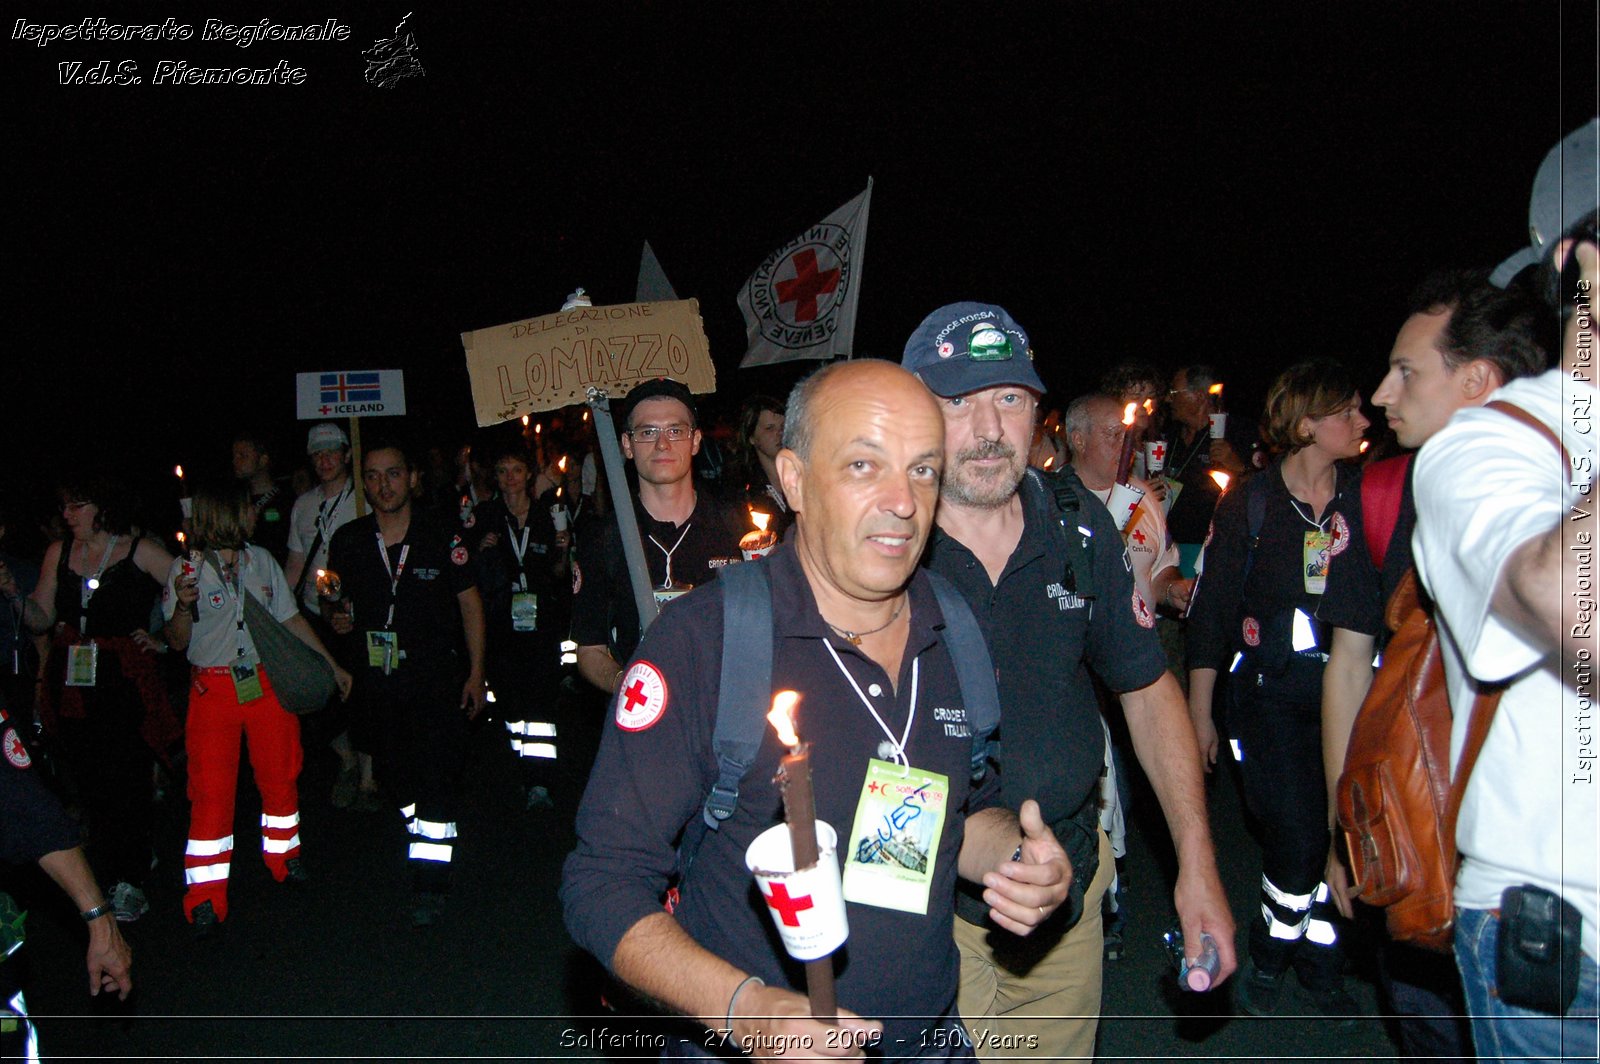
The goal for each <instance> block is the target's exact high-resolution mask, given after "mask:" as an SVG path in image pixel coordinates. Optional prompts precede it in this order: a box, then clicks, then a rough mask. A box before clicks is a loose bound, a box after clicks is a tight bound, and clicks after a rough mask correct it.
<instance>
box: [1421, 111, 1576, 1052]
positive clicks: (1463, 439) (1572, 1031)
mask: <svg viewBox="0 0 1600 1064" xmlns="http://www.w3.org/2000/svg"><path fill="white" fill-rule="evenodd" d="M1597 153H1600V120H1591V121H1589V122H1588V123H1586V124H1585V125H1583V126H1582V127H1581V128H1579V129H1577V130H1575V131H1573V132H1572V133H1571V134H1569V135H1568V136H1567V137H1566V138H1564V139H1563V140H1562V141H1561V142H1560V143H1558V144H1557V145H1556V146H1555V147H1554V148H1552V149H1551V151H1550V153H1549V154H1548V155H1547V156H1546V157H1545V159H1544V162H1543V164H1542V165H1541V166H1540V167H1539V171H1538V176H1537V177H1536V178H1535V179H1534V184H1533V196H1532V202H1531V204H1530V206H1529V209H1528V217H1529V221H1530V227H1529V228H1530V233H1531V236H1532V242H1531V244H1530V245H1529V247H1528V248H1527V249H1525V250H1524V251H1522V252H1519V253H1518V254H1517V255H1515V256H1513V257H1512V258H1511V259H1508V260H1507V261H1506V262H1505V263H1504V264H1502V267H1501V269H1500V271H1498V274H1497V276H1498V277H1500V278H1501V279H1502V280H1507V279H1509V278H1511V277H1514V276H1515V275H1516V274H1517V273H1520V272H1521V271H1522V270H1524V269H1527V268H1528V267H1530V266H1531V267H1533V270H1534V273H1535V284H1534V287H1535V289H1536V290H1541V291H1542V294H1544V295H1545V296H1546V298H1547V299H1550V300H1551V301H1552V302H1555V303H1556V306H1555V307H1552V308H1551V310H1552V311H1557V312H1559V313H1560V314H1561V315H1562V316H1566V317H1569V319H1570V320H1569V321H1568V325H1567V333H1566V347H1565V350H1564V352H1563V364H1562V366H1561V367H1559V368H1556V369H1552V370H1548V371H1546V372H1545V373H1543V374H1541V375H1539V376H1536V377H1525V378H1523V379H1521V380H1516V381H1512V382H1511V383H1510V384H1507V385H1506V386H1505V387H1503V388H1500V389H1498V390H1497V391H1495V392H1494V393H1493V394H1492V395H1490V396H1489V402H1488V404H1487V405H1485V406H1481V407H1471V408H1468V409H1464V410H1460V411H1458V412H1457V413H1456V414H1455V416H1454V417H1452V418H1451V419H1450V421H1449V423H1448V424H1446V425H1445V426H1444V427H1443V428H1442V429H1440V430H1439V431H1438V432H1437V433H1435V434H1434V435H1433V436H1432V437H1431V438H1429V440H1428V441H1427V443H1425V444H1424V445H1423V447H1422V450H1421V451H1419V452H1418V453H1417V458H1416V462H1415V463H1414V468H1415V470H1416V473H1415V476H1414V478H1413V479H1414V484H1415V493H1416V505H1417V530H1416V534H1415V535H1414V536H1413V538H1412V550H1413V553H1414V556H1415V561H1416V567H1417V575H1418V576H1420V577H1421V578H1422V583H1423V586H1424V587H1425V588H1426V590H1427V592H1428V594H1429V595H1430V596H1431V597H1432V599H1433V602H1434V616H1435V618H1436V620H1437V622H1438V626H1439V633H1440V644H1441V647H1442V650H1443V658H1444V665H1445V679H1446V683H1447V686H1448V689H1449V693H1450V705H1451V708H1452V711H1453V713H1452V718H1453V726H1452V728H1451V735H1450V755H1451V759H1452V761H1453V762H1454V763H1456V764H1460V759H1461V756H1462V751H1463V749H1464V748H1466V746H1467V744H1468V733H1469V721H1471V720H1473V719H1474V718H1476V717H1477V716H1478V714H1476V713H1474V712H1473V711H1472V709H1471V708H1470V707H1472V706H1473V705H1474V703H1475V702H1476V698H1477V695H1478V694H1479V693H1480V692H1483V689H1484V688H1486V687H1487V688H1490V689H1491V690H1492V689H1493V687H1494V686H1497V685H1504V690H1503V693H1501V694H1500V696H1499V705H1498V707H1497V708H1495V710H1494V714H1493V717H1492V718H1490V721H1489V725H1488V729H1487V736H1486V738H1484V739H1483V744H1482V748H1481V752H1480V753H1479V755H1478V759H1477V761H1476V762H1475V763H1474V764H1473V765H1472V768H1471V772H1470V775H1468V776H1467V777H1466V779H1465V781H1464V783H1463V781H1462V780H1461V779H1459V778H1458V779H1457V780H1456V785H1457V787H1458V789H1459V790H1458V793H1459V795H1460V803H1461V804H1460V814H1459V816H1458V818H1457V820H1456V833H1455V840H1456V846H1457V849H1458V850H1459V852H1460V855H1461V861H1460V864H1459V866H1458V868H1457V872H1456V882H1455V892H1454V897H1453V901H1454V904H1455V910H1456V926H1455V936H1454V950H1455V959H1456V967H1457V968H1458V969H1459V971H1460V973H1461V983H1462V988H1463V990H1464V991H1465V993H1466V1000H1467V1010H1466V1011H1467V1013H1468V1015H1469V1016H1470V1017H1471V1018H1472V1036H1473V1041H1474V1042H1475V1043H1476V1046H1477V1051H1478V1054H1479V1056H1480V1057H1482V1058H1484V1059H1490V1058H1506V1059H1517V1060H1552V1059H1565V1058H1567V1057H1571V1058H1572V1059H1586V1060H1593V1059H1595V1052H1596V1046H1597V1040H1600V1039H1597V1036H1600V1028H1597V1025H1596V1019H1595V1014H1596V1007H1597V1002H1600V994H1597V990H1596V980H1597V969H1596V965H1595V959H1596V957H1597V956H1600V950H1597V941H1600V931H1597V926H1600V846H1597V842H1596V835H1595V821H1596V819H1597V818H1600V801H1597V791H1596V787H1595V777H1594V728H1593V710H1592V704H1593V698H1594V658H1595V654H1596V646H1595V638H1594V627H1593V616H1594V601H1595V596H1594V583H1593V578H1594V551H1595V546H1594V544H1595V540H1596V537H1597V532H1596V529H1595V520H1594V488H1595V483H1594V479H1595V467H1596V462H1597V459H1600V455H1597V453H1596V444H1595V434H1594V421H1593V418H1594V410H1595V407H1596V405H1597V402H1596V400H1597V398H1600V397H1597V395H1596V390H1595V384H1594V380H1595V361H1594V359H1595V355H1594V352H1595V327H1594V312H1593V309H1594V304H1593V301H1594V295H1595V288H1596V285H1597V284H1600V266H1597V256H1600V249H1597V247H1596V238H1595V222H1596V201H1597V189H1596V184H1597V177H1596V155H1597ZM1571 267H1578V268H1579V269H1578V270H1577V272H1579V273H1580V276H1578V277H1576V278H1573V282H1574V283H1573V284H1572V286H1571V288H1570V289H1565V288H1564V283H1563V282H1562V280H1561V278H1562V275H1563V271H1564V270H1565V269H1568V268H1571ZM1555 318H1556V315H1555V313H1552V314H1551V316H1550V324H1551V325H1554V323H1555ZM1555 443H1559V444H1560V449H1558V448H1557V447H1556V446H1555V445H1554V444H1555ZM1563 452H1564V453H1563ZM1458 776H1459V773H1458Z"/></svg>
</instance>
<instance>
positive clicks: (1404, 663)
mask: <svg viewBox="0 0 1600 1064" xmlns="http://www.w3.org/2000/svg"><path fill="white" fill-rule="evenodd" d="M1489 406H1490V407H1492V408H1494V409H1496V410H1499V411H1500V412H1501V413H1503V414H1506V415H1507V416H1509V417H1511V418H1514V419H1515V420H1517V421H1520V422H1522V423H1523V424H1525V425H1528V426H1529V427H1531V428H1534V429H1537V430H1538V431H1539V432H1540V433H1542V434H1543V435H1544V436H1545V437H1546V438H1547V439H1549V440H1550V441H1551V443H1553V444H1554V445H1555V446H1556V447H1557V448H1558V449H1560V450H1561V453H1562V460H1563V461H1567V458H1566V448H1565V447H1563V446H1562V445H1561V441H1560V440H1559V439H1557V438H1556V436H1555V435H1554V434H1553V433H1552V432H1551V431H1550V429H1549V428H1548V427H1547V426H1545V425H1544V423H1543V422H1540V421H1538V420H1536V419H1535V418H1533V417H1532V416H1531V415H1529V414H1528V413H1527V412H1526V411H1525V410H1523V409H1522V408H1521V407H1518V406H1514V405H1512V404H1510V403H1505V402H1494V403H1490V404H1489ZM1384 621H1385V623H1386V624H1387V625H1388V626H1389V629H1390V631H1392V632H1393V633H1394V637H1393V638H1392V639H1391V640H1390V641H1389V645H1388V646H1387V647H1386V648H1385V649H1384V652H1383V664H1382V665H1381V666H1380V667H1379V668H1378V671H1377V674H1376V675H1375V676H1373V678H1372V686H1371V687H1370V688H1369V689H1368V691H1367V697H1366V698H1365V699H1364V700H1363V701H1362V703H1361V709H1360V711H1359V712H1358V713H1357V714H1356V719H1355V723H1354V725H1353V726H1352V728H1351V731H1350V746H1349V749H1348V750H1347V752H1346V754H1345V761H1344V772H1343V773H1342V774H1341V775H1340V776H1339V785H1338V796H1337V801H1338V813H1339V827H1340V830H1341V833H1342V834H1343V836H1344V840H1345V845H1346V847H1347V852H1348V855H1349V858H1350V869H1351V872H1352V874H1353V877H1354V880H1355V885H1356V888H1357V893H1356V896H1357V897H1358V898H1360V899H1361V900H1362V901H1364V902H1366V903H1367V904H1368V905H1374V906H1378V907H1380V908H1382V909H1383V910H1384V919H1385V922H1386V924H1387V925H1388V929H1389V935H1390V937H1391V938H1394V939H1395V940H1397V941H1400V942H1411V943H1414V944H1416V945H1419V946H1424V947H1426V948H1428V949H1433V950H1439V951H1441V952H1449V950H1450V948H1451V938H1452V937H1453V934H1454V931H1455V904H1454V897H1453V892H1454V888H1455V879H1456V866H1457V864H1458V863H1459V858H1458V855H1457V853H1456V815H1457V813H1458V812H1459V811H1460V809H1461V796H1462V793H1463V792H1464V791H1465V789H1466V785H1467V777H1468V776H1470V775H1471V774H1472V766H1473V764H1474V763H1475V762H1476V761H1477V759H1478V752H1479V751H1480V750H1482V749H1483V742H1484V740H1485V739H1486V738H1488V735H1489V724H1490V722H1491V721H1492V719H1493V717H1494V711H1495V707H1496V706H1498V705H1499V702H1500V695H1501V692H1502V690H1503V689H1502V688H1498V687H1495V688H1484V689H1483V690H1482V692H1481V693H1480V694H1479V695H1478V697H1477V698H1476V699H1475V700H1474V702H1473V706H1472V710H1471V713H1472V717H1471V719H1470V720H1469V721H1468V725H1467V740H1466V745H1465V746H1464V747H1463V748H1462V751H1461V762H1460V764H1459V765H1458V766H1457V768H1456V772H1455V777H1454V778H1455V784H1454V786H1452V785H1451V773H1450V723H1451V713H1450V702H1449V697H1448V694H1447V690H1446V686H1445V677H1444V659H1443V651H1442V648H1441V647H1440V645H1439V633H1438V630H1437V629H1436V628H1435V626H1434V621H1433V616H1432V614H1431V612H1430V610H1429V608H1428V606H1427V605H1426V604H1424V603H1423V602H1422V600H1421V596H1420V594H1419V592H1418V588H1417V573H1416V570H1415V569H1412V570H1410V571H1408V572H1407V573H1406V575H1405V577H1404V578H1403V579H1402V580H1401V582H1400V585H1399V586H1398V587H1397V588H1395V590H1394V594H1393V595H1391V596H1390V597H1389V602H1388V604H1387V606H1386V607H1385V610H1384Z"/></svg>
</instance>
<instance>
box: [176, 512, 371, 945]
mask: <svg viewBox="0 0 1600 1064" xmlns="http://www.w3.org/2000/svg"><path fill="white" fill-rule="evenodd" d="M193 505H194V509H193V518H192V521H191V524H192V528H193V532H194V543H195V546H196V547H197V548H198V549H197V550H195V551H193V552H191V553H190V554H188V555H187V556H185V557H181V558H178V559H177V560H176V561H174V562H173V563H172V567H171V570H170V571H169V573H168V576H167V593H166V595H165V596H164V597H163V605H164V608H165V612H166V617H167V641H168V642H169V643H171V644H172V646H173V648H174V649H178V650H183V649H185V648H187V650H188V656H189V663H190V665H191V666H192V681H191V687H190V692H189V720H188V724H187V727H186V734H185V747H186V749H187V750H188V754H189V801H190V803H191V808H190V814H189V842H188V846H187V847H186V849H185V855H184V880H185V883H186V884H187V886H186V889H185V892H184V898H183V913H184V916H185V918H186V919H188V920H189V922H190V923H192V924H193V925H194V928H195V932H196V934H197V935H205V934H208V933H209V932H210V931H211V930H212V929H213V928H214V927H215V926H216V925H217V924H218V923H220V922H221V921H223V920H226V919H227V916H228V873H229V869H230V865H231V859H232V857H233V798H234V793H235V791H236V789H237V783H238V776H239V737H240V735H241V734H243V736H244V738H245V741H246V743H247V744H248V746H249V750H250V767H251V769H252V770H253V771H254V773H255V781H256V787H257V788H258V789H259V790H260V792H261V850H262V858H263V859H264V860H265V861H266V865H267V870H268V871H269V872H271V873H272V877H273V878H274V879H276V880H277V881H278V882H280V883H282V882H285V881H288V882H291V883H302V882H304V881H305V880H306V878H307V875H306V869H305V865H304V864H303V863H302V861H301V858H300V801H299V793H298V788H297V782H298V780H299V776H300V766H301V762H302V754H301V749H300V722H299V720H297V719H296V718H295V717H294V716H293V715H292V714H290V713H289V712H288V711H287V710H285V709H284V708H283V706H282V705H281V704H279V702H278V698H277V695H276V694H274V693H273V688H272V677H271V676H269V675H268V674H267V671H266V669H264V668H263V667H262V664H261V660H260V657H259V655H258V654H257V652H256V645H255V642H254V640H253V639H252V637H251V633H250V629H249V627H248V625H246V623H245V610H244V596H245V595H252V596H254V597H255V598H256V600H257V601H258V602H259V603H260V604H261V605H262V606H264V607H265V608H266V609H267V611H268V612H269V613H271V614H272V616H273V617H275V618H276V619H277V620H278V621H279V622H280V623H282V624H283V625H284V626H285V627H286V628H288V629H289V630H290V631H291V632H293V633H294V634H295V635H296V636H297V637H298V638H299V639H300V640H301V642H303V643H305V644H306V645H307V646H309V647H310V648H311V649H313V650H315V651H316V652H317V653H318V654H320V655H322V657H323V658H325V659H327V661H328V664H329V665H331V666H333V675H334V677H335V679H336V680H337V682H338V685H339V693H340V695H341V697H348V696H349V694H350V674H349V673H347V672H345V671H344V670H343V669H341V668H340V667H339V666H338V664H337V663H335V662H334V660H333V656H332V655H331V654H329V653H328V650H327V648H326V647H324V646H323V645H322V643H321V641H320V640H318V639H317V636H316V634H315V633H314V632H313V631H312V630H311V626H310V625H309V624H308V623H306V619H305V618H304V617H303V616H301V615H300V612H299V607H298V605H297V604H296V602H295V599H294V593H293V592H292V591H290V590H289V584H288V581H287V580H285V579H284V575H283V570H282V569H281V568H279V567H278V563H277V561H275V560H274V559H273V557H272V555H271V554H269V553H268V552H267V551H266V550H265V549H263V548H261V547H256V546H252V545H251V544H250V543H249V542H248V540H249V537H250V534H251V532H253V531H254V525H255V510H254V507H252V506H251V505H250V498H249V496H248V495H247V494H246V492H245V491H244V489H243V487H242V486H240V485H236V484H228V485H226V486H218V487H211V486H205V487H201V488H199V489H198V490H197V491H196V492H195V494H194V504H193Z"/></svg>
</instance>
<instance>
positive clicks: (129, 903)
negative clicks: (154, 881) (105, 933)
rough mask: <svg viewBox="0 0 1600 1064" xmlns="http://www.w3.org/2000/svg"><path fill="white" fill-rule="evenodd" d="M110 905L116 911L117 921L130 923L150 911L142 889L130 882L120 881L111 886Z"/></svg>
mask: <svg viewBox="0 0 1600 1064" xmlns="http://www.w3.org/2000/svg"><path fill="white" fill-rule="evenodd" d="M111 907H112V908H113V909H115V910H116V912H117V923H119V924H131V923H133V922H134V921H135V920H137V919H139V917H141V916H143V915H144V914H145V913H147V912H149V911H150V903H149V902H148V901H146V900H145V896H144V891H142V890H140V889H139V888H138V887H136V886H134V885H133V884H132V883H127V882H122V883H118V884H117V885H116V886H114V887H112V888H111Z"/></svg>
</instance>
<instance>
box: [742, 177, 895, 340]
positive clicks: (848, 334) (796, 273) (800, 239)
mask: <svg viewBox="0 0 1600 1064" xmlns="http://www.w3.org/2000/svg"><path fill="white" fill-rule="evenodd" d="M871 202H872V179H871V178H868V179H867V188H866V191H864V192H862V193H861V195H859V196H857V197H856V198H855V199H853V200H851V201H850V202H849V203H846V204H845V205H844V206H843V207H840V208H839V209H838V210H836V211H834V212H833V213H832V214H830V215H828V216H827V217H826V218H824V219H822V221H820V222H818V223H817V224H816V225H813V226H810V227H808V228H807V229H806V230H805V231H804V232H802V233H801V234H800V235H799V236H796V237H795V238H794V239H793V240H791V241H789V242H788V243H787V244H785V245H783V246H782V247H780V248H778V250H776V251H774V252H773V253H772V254H770V255H768V256H767V257H766V258H765V259H764V260H762V263H761V265H760V266H757V267H756V272H755V273H753V274H751V275H750V280H748V281H746V282H745V285H744V287H743V288H742V289H740V291H739V309H740V310H741V311H743V312H744V325H745V332H746V334H747V335H748V336H749V340H750V342H749V348H748V350H746V351H745V356H744V360H743V361H741V362H740V363H739V368H740V369H745V368H747V367H749V366H766V365H770V364H772V363H774V362H792V361H795V360H797V359H806V358H821V359H829V358H837V357H838V356H840V355H844V356H846V357H848V356H849V355H850V353H851V351H850V347H851V344H852V343H853V342H854V340H855V333H856V306H857V304H858V303H859V302H860V300H861V264H862V261H863V259H864V257H865V256H864V252H865V250H866V243H867V208H868V207H869V206H870V205H871Z"/></svg>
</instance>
